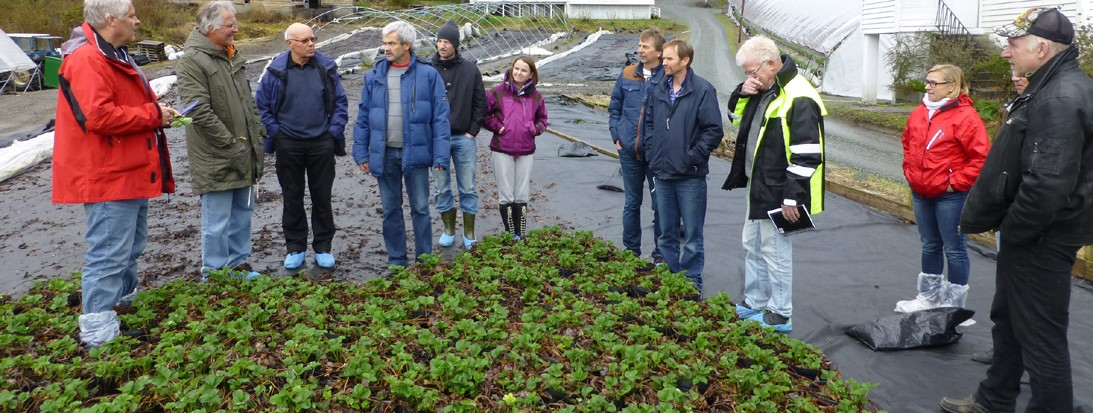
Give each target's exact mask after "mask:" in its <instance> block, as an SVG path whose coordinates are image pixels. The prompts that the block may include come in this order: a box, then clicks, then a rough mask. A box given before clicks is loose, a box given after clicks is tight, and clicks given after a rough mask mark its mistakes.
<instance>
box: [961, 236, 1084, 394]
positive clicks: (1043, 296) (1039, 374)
mask: <svg viewBox="0 0 1093 413" xmlns="http://www.w3.org/2000/svg"><path fill="white" fill-rule="evenodd" d="M1078 248H1079V246H1069V245H1061V244H1058V243H1056V242H1052V241H1050V240H1047V239H1045V240H1043V241H1040V242H1037V243H1033V244H1028V245H1017V244H1014V243H1011V242H1006V236H1005V234H1004V233H1003V235H1002V243H1001V249H1000V250H999V252H998V271H997V277H996V278H997V283H998V285H997V290H996V291H995V293H994V303H993V304H991V321H993V322H994V328H993V329H991V334H992V335H993V336H994V363H992V364H991V367H990V368H989V369H988V370H987V378H986V380H983V381H982V382H980V383H979V390H978V391H977V392H976V395H975V399H976V400H978V401H979V402H980V403H982V404H983V405H984V406H985V407H987V408H988V409H989V410H990V411H992V412H1012V411H1014V409H1015V408H1016V400H1017V395H1018V394H1019V393H1020V392H1021V371H1022V370H1028V373H1029V378H1030V384H1031V387H1032V399H1031V400H1030V401H1029V405H1028V409H1027V410H1026V411H1027V412H1071V411H1073V409H1074V389H1073V385H1072V384H1071V372H1070V348H1069V347H1068V344H1067V337H1066V331H1067V325H1068V324H1069V322H1070V270H1071V267H1072V266H1073V265H1074V261H1075V259H1076V255H1077V252H1078Z"/></svg>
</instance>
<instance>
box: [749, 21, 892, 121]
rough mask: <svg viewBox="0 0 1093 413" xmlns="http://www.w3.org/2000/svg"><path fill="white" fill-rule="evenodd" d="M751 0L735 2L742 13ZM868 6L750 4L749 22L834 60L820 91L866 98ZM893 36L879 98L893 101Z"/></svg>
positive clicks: (886, 38)
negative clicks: (865, 17) (863, 25)
mask: <svg viewBox="0 0 1093 413" xmlns="http://www.w3.org/2000/svg"><path fill="white" fill-rule="evenodd" d="M744 1H745V0H730V1H729V3H730V4H731V5H732V6H733V7H735V8H736V10H740V7H741V3H743V2H744ZM861 13H862V2H860V1H841V0H816V1H811V2H786V1H784V0H746V4H744V18H745V19H746V20H747V21H748V22H749V23H751V24H753V25H756V26H759V27H761V28H762V29H763V30H764V31H767V32H769V33H771V34H773V35H775V36H778V37H780V38H782V39H785V40H786V41H789V42H792V43H794V44H797V45H800V46H803V47H806V48H809V49H812V50H814V51H817V52H820V53H822V54H824V55H826V56H827V57H828V60H827V68H826V69H825V71H824V75H823V78H822V80H821V81H820V85H819V89H820V91H821V92H824V93H829V94H833V95H840V96H851V97H861V95H862V86H861V84H862V78H863V73H862V69H863V68H864V67H865V65H864V55H865V39H864V35H863V34H862V31H861ZM892 43H893V42H892V36H890V35H882V36H881V37H880V50H879V51H878V56H879V57H878V59H879V61H878V68H877V82H878V86H877V98H878V99H891V98H892V92H891V90H890V89H889V86H890V85H891V84H892V76H891V74H890V73H889V72H888V69H887V67H886V66H885V64H884V55H885V54H886V53H887V52H888V49H889V48H890V47H891V45H892Z"/></svg>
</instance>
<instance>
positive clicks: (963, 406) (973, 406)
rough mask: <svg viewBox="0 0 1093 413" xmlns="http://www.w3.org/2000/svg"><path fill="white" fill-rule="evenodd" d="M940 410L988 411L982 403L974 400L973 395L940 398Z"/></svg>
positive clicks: (955, 412)
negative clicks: (959, 397)
mask: <svg viewBox="0 0 1093 413" xmlns="http://www.w3.org/2000/svg"><path fill="white" fill-rule="evenodd" d="M941 410H944V411H946V412H949V413H990V410H987V408H986V407H984V406H983V405H982V404H979V402H977V401H975V395H971V396H968V397H965V398H963V399H950V398H948V397H942V398H941Z"/></svg>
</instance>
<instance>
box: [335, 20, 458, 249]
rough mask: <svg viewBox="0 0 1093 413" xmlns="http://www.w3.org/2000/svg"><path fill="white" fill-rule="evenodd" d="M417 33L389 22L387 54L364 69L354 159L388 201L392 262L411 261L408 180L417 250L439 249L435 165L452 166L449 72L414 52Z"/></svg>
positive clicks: (386, 242)
mask: <svg viewBox="0 0 1093 413" xmlns="http://www.w3.org/2000/svg"><path fill="white" fill-rule="evenodd" d="M415 40H417V32H416V31H415V30H414V27H413V26H411V25H410V24H409V23H406V22H403V21H396V22H393V23H391V24H388V25H387V26H386V27H384V28H383V50H384V56H385V57H386V59H384V60H379V61H377V62H376V66H375V67H374V68H373V69H372V70H371V71H369V72H368V74H366V75H365V76H364V84H363V85H362V86H361V103H360V109H359V110H358V111H357V124H356V126H355V127H354V128H353V160H354V161H356V162H357V166H358V167H359V168H360V170H361V171H363V172H364V173H370V174H372V176H375V177H376V178H377V180H379V189H380V199H381V201H382V202H383V244H384V246H385V247H386V248H387V265H388V266H389V267H390V266H406V265H407V264H409V259H408V258H407V253H406V222H405V221H404V220H403V218H402V184H403V179H404V178H405V183H406V195H407V197H408V198H409V199H410V218H411V220H412V221H413V225H414V257H415V259H416V258H417V257H419V256H421V255H422V254H428V253H430V252H432V251H433V241H432V239H433V235H432V233H433V224H432V220H431V219H430V218H429V167H430V166H432V167H433V168H435V169H436V170H438V171H443V170H445V169H447V165H448V162H449V161H450V159H451V143H450V135H451V125H450V123H449V120H448V112H449V108H448V98H447V95H446V94H445V90H444V79H442V78H441V77H440V74H439V73H437V71H436V69H433V67H432V66H430V65H429V62H426V61H424V60H420V59H418V58H417V56H416V55H414V51H413V50H412V46H413V44H414V41H415Z"/></svg>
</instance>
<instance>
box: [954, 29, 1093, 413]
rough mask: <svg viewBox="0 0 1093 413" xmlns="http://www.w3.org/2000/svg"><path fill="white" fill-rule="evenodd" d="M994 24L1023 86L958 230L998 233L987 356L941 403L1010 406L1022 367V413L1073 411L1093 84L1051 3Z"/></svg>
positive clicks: (1090, 236) (1089, 214) (1091, 178)
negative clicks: (1074, 329)
mask: <svg viewBox="0 0 1093 413" xmlns="http://www.w3.org/2000/svg"><path fill="white" fill-rule="evenodd" d="M996 33H997V34H999V35H1001V36H1003V37H1006V38H1008V40H1007V41H1008V43H1009V44H1008V45H1007V46H1006V48H1005V49H1003V50H1002V57H1004V58H1006V60H1009V62H1010V66H1011V67H1012V68H1013V72H1014V73H1016V74H1018V75H1024V76H1026V77H1028V79H1029V84H1028V87H1026V88H1025V90H1024V92H1023V93H1021V94H1020V95H1019V96H1018V97H1017V98H1015V99H1014V101H1013V102H1012V103H1011V106H1010V116H1009V119H1007V120H1006V124H1005V125H1003V126H1002V129H1001V130H999V131H998V135H997V136H996V137H995V139H994V145H993V147H992V148H991V151H990V153H989V154H988V155H987V160H986V163H985V164H984V165H983V170H982V171H981V172H980V174H979V178H978V179H977V180H976V182H975V185H974V186H973V187H972V189H971V192H970V193H969V194H968V199H967V201H966V202H965V204H964V211H963V213H962V214H961V216H960V230H961V232H964V233H969V234H974V233H979V232H985V231H989V230H992V229H997V230H1000V232H1001V236H1000V238H1001V242H1000V243H999V244H1000V248H999V251H998V265H997V270H996V271H997V275H996V279H997V290H996V291H995V293H994V302H993V303H992V304H991V321H993V322H994V328H993V329H992V330H991V334H992V335H993V338H994V359H993V362H992V363H991V366H990V368H989V369H988V370H987V378H986V379H985V380H983V381H982V382H980V383H979V389H978V390H977V391H976V392H975V394H973V395H971V396H968V397H966V398H964V399H960V400H957V399H950V398H943V399H942V400H941V408H942V409H944V410H945V411H948V412H1006V411H1009V412H1012V411H1014V409H1015V407H1016V400H1017V395H1018V394H1019V393H1020V391H1021V384H1020V380H1021V372H1022V370H1027V371H1028V373H1029V377H1030V384H1031V387H1032V398H1031V399H1030V400H1029V404H1028V407H1027V409H1026V411H1029V412H1070V411H1073V409H1074V389H1073V384H1072V381H1071V369H1070V350H1069V347H1068V343H1067V326H1068V324H1069V318H1070V313H1069V307H1070V286H1071V279H1070V278H1071V276H1070V271H1071V268H1072V267H1073V265H1074V261H1075V257H1076V255H1077V252H1078V249H1079V248H1081V246H1082V245H1085V244H1089V243H1093V118H1091V117H1090V114H1091V113H1093V81H1091V80H1090V79H1089V77H1088V76H1086V75H1085V73H1083V72H1082V70H1081V68H1080V67H1079V66H1078V61H1077V58H1078V49H1077V48H1076V47H1074V46H1072V45H1071V43H1072V42H1073V41H1074V26H1073V25H1072V24H1071V23H1070V20H1068V19H1067V18H1066V16H1064V15H1063V14H1062V13H1061V12H1059V10H1057V9H1053V8H1032V9H1029V10H1027V11H1025V12H1024V13H1023V14H1021V15H1020V16H1019V17H1018V18H1017V19H1016V20H1015V21H1014V23H1013V24H1011V25H1008V26H1004V27H1001V28H999V29H998V30H996Z"/></svg>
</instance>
